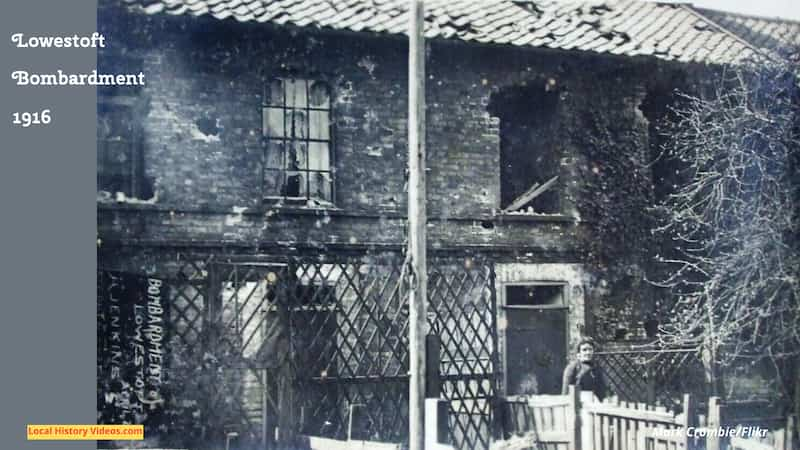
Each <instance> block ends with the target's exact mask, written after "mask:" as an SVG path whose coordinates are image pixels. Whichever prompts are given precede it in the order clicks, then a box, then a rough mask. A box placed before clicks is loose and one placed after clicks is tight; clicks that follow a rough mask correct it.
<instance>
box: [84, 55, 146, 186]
mask: <svg viewBox="0 0 800 450" xmlns="http://www.w3.org/2000/svg"><path fill="white" fill-rule="evenodd" d="M97 68H98V72H99V71H102V72H104V73H139V72H140V71H142V70H143V62H142V60H141V59H138V58H131V57H127V56H122V55H118V54H110V53H99V54H98V66H97ZM141 94H142V93H141V87H140V86H99V87H98V88H97V190H98V191H105V192H108V193H109V194H111V195H116V194H118V193H122V194H124V195H125V196H126V197H136V198H140V199H149V198H151V197H152V196H153V187H152V182H151V180H148V179H146V178H145V170H144V166H145V164H144V150H143V143H142V130H141V125H140V124H141V120H142V118H143V117H144V116H145V115H146V114H147V108H148V104H147V101H146V100H145V99H144V97H143V96H142V95H141Z"/></svg>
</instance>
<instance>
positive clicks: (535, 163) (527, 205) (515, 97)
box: [489, 81, 561, 214]
mask: <svg viewBox="0 0 800 450" xmlns="http://www.w3.org/2000/svg"><path fill="white" fill-rule="evenodd" d="M548 86H550V85H549V84H548V83H547V81H542V82H541V83H539V82H536V83H530V84H528V85H526V86H517V87H513V88H509V89H506V90H503V91H501V92H499V93H497V94H495V95H494V96H492V100H491V102H490V104H489V112H490V113H491V114H492V115H493V116H496V117H499V118H500V182H501V184H500V207H501V209H503V210H507V212H514V211H524V212H534V213H544V214H553V213H559V212H561V197H560V192H559V187H560V186H561V183H560V182H559V180H558V178H557V177H558V175H559V172H560V159H561V155H560V150H559V148H560V143H559V142H558V139H559V137H558V135H557V133H556V132H555V131H556V130H555V128H556V127H555V122H556V119H555V115H556V107H557V104H558V95H559V94H558V92H557V90H555V89H549V88H548Z"/></svg>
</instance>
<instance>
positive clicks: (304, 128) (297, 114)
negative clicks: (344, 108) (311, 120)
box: [292, 110, 308, 139]
mask: <svg viewBox="0 0 800 450" xmlns="http://www.w3.org/2000/svg"><path fill="white" fill-rule="evenodd" d="M292 123H293V126H292V137H293V138H294V139H308V121H307V120H306V113H305V112H304V111H297V110H295V111H292Z"/></svg>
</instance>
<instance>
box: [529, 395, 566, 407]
mask: <svg viewBox="0 0 800 450" xmlns="http://www.w3.org/2000/svg"><path fill="white" fill-rule="evenodd" d="M527 403H528V406H530V407H538V408H553V407H556V406H567V405H569V396H566V395H532V396H529V397H528V400H527Z"/></svg>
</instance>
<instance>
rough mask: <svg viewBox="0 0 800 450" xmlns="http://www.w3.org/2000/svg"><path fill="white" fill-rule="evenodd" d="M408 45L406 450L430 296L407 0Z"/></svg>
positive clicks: (413, 432)
mask: <svg viewBox="0 0 800 450" xmlns="http://www.w3.org/2000/svg"><path fill="white" fill-rule="evenodd" d="M409 1H410V4H409V16H410V19H409V27H408V36H409V45H408V255H409V256H410V257H411V267H410V269H411V274H412V277H411V286H410V293H409V297H408V309H409V327H408V346H409V371H410V374H409V375H410V383H409V396H408V400H409V405H408V412H409V414H408V415H409V424H408V431H409V441H408V448H409V450H424V448H425V413H424V411H425V331H426V328H427V327H426V325H427V323H426V322H427V314H426V313H425V309H426V303H427V297H428V294H427V293H428V270H427V266H428V264H427V255H426V253H425V251H426V244H427V238H426V230H425V225H426V222H427V212H426V211H425V197H426V195H425V35H424V34H423V32H424V29H423V27H424V21H425V6H424V4H423V0H409Z"/></svg>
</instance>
